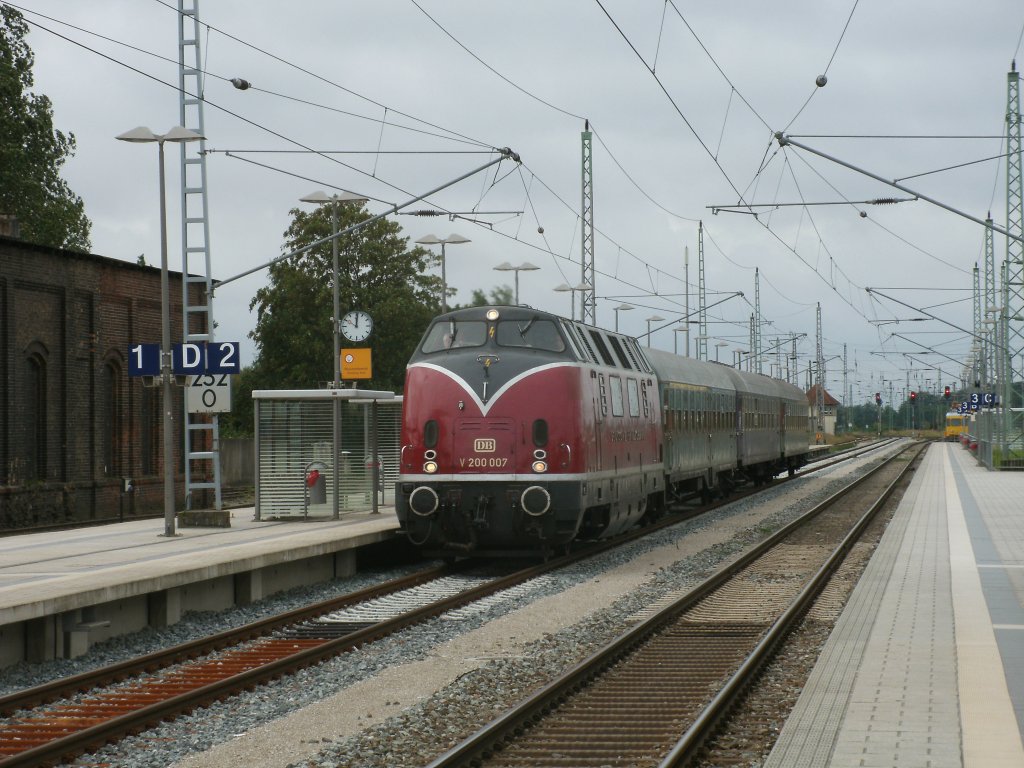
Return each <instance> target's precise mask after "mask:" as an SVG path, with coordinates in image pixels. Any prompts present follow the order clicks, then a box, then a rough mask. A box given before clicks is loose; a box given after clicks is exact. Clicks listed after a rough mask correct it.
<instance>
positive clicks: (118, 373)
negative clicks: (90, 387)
mask: <svg viewBox="0 0 1024 768" xmlns="http://www.w3.org/2000/svg"><path fill="white" fill-rule="evenodd" d="M100 397H101V400H100V417H101V420H102V423H101V427H100V430H101V431H100V434H101V435H102V449H103V455H102V460H103V474H104V475H106V476H107V477H120V476H121V475H122V474H123V470H124V467H125V461H124V451H125V434H124V368H123V367H122V366H121V361H120V360H118V359H117V358H116V357H115V356H109V357H108V358H107V360H106V362H105V363H104V364H103V374H102V380H101V382H100Z"/></svg>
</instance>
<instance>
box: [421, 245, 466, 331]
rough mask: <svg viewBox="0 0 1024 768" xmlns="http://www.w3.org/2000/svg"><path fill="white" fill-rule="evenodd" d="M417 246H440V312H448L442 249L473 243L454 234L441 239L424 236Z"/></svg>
mask: <svg viewBox="0 0 1024 768" xmlns="http://www.w3.org/2000/svg"><path fill="white" fill-rule="evenodd" d="M416 242H417V243H418V244H419V245H440V246H441V311H442V312H447V311H448V278H447V276H446V275H445V269H444V247H445V246H446V245H460V244H462V243H471V242H473V241H472V240H470V239H469V238H468V237H463V236H462V235H457V234H455V233H454V232H453V233H452V234H450V235H448V237H446V238H444V239H442V238H440V237H438V236H437V235H425V236H423V237H421V238H420V239H419V240H417V241H416Z"/></svg>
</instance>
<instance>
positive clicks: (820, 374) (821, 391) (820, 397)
mask: <svg viewBox="0 0 1024 768" xmlns="http://www.w3.org/2000/svg"><path fill="white" fill-rule="evenodd" d="M817 320H818V322H817V336H818V343H817V353H816V354H817V358H816V363H815V367H817V369H818V370H817V377H816V378H817V380H816V381H815V384H816V385H817V387H818V392H817V402H816V405H817V408H818V429H817V434H818V435H819V436H822V435H824V434H825V421H824V412H825V354H824V352H823V351H822V338H821V302H818V310H817Z"/></svg>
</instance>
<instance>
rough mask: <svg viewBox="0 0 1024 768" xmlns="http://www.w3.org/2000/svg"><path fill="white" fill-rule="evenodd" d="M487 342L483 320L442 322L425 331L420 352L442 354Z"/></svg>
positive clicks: (485, 326) (485, 324) (485, 325)
mask: <svg viewBox="0 0 1024 768" xmlns="http://www.w3.org/2000/svg"><path fill="white" fill-rule="evenodd" d="M486 341H487V323H485V322H484V321H483V320H458V321H456V320H442V321H440V322H437V323H434V325H433V326H432V327H431V328H430V330H429V331H427V335H426V337H425V338H424V339H423V344H422V346H421V347H420V350H421V351H423V352H424V353H429V352H444V351H445V350H448V349H455V348H456V347H481V346H483V345H484V343H485V342H486Z"/></svg>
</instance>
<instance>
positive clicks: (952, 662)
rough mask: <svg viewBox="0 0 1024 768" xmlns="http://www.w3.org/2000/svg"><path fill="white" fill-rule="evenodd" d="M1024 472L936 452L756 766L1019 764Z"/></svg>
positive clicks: (952, 447) (946, 447)
mask: <svg viewBox="0 0 1024 768" xmlns="http://www.w3.org/2000/svg"><path fill="white" fill-rule="evenodd" d="M1022 733H1024V473H1014V472H1002V473H998V472H989V471H987V470H986V469H984V468H983V467H981V466H979V465H978V463H977V462H976V460H975V459H974V457H973V456H972V455H971V454H970V453H969V452H968V451H966V450H964V449H963V448H962V447H961V446H960V445H958V444H950V443H936V444H934V445H932V446H931V447H930V448H929V449H928V451H927V454H926V456H925V458H924V461H923V463H922V464H921V466H920V467H919V469H918V471H917V474H916V476H915V478H914V480H913V481H912V483H911V486H910V488H909V489H908V491H907V493H906V495H905V496H904V498H903V500H902V502H901V503H900V505H899V508H898V510H897V511H896V513H895V515H894V517H893V520H892V522H891V523H890V525H889V527H888V529H887V530H886V532H885V534H884V536H883V537H882V540H881V542H880V544H879V546H878V549H877V550H876V551H875V554H874V556H873V557H872V559H871V561H870V563H869V565H868V568H867V570H866V571H865V573H864V576H863V578H862V579H861V580H860V582H859V583H858V585H857V587H856V588H855V590H854V592H853V594H852V595H851V598H850V600H849V602H848V603H847V605H846V607H845V609H844V610H843V612H842V614H841V616H840V619H839V622H838V624H837V625H836V628H835V631H834V632H833V633H832V635H831V637H830V638H829V640H828V642H827V643H826V645H825V647H824V649H823V652H822V654H821V656H820V657H819V660H818V663H817V664H816V666H815V667H814V670H813V672H812V674H811V677H810V679H809V680H808V683H807V685H806V686H805V688H804V690H803V693H802V694H801V696H800V698H799V700H798V702H797V704H796V707H795V708H794V710H793V712H792V714H791V716H790V717H789V719H788V720H787V722H786V724H785V726H784V727H783V729H782V731H781V733H780V736H779V739H778V741H777V743H776V745H775V748H774V750H773V751H772V753H771V755H770V756H769V759H768V760H767V761H766V763H765V768H783V766H784V767H785V768H804V767H807V768H810V767H811V766H814V768H820V767H821V766H832V767H834V768H848V767H850V768H852V766H858V767H867V768H872V767H875V766H877V767H882V766H884V767H885V768H917V767H918V766H920V767H925V766H927V767H928V768H944V767H946V766H949V767H951V768H953V767H955V768H960V767H961V766H965V767H966V768H1010V767H1011V766H1014V767H1016V768H1019V767H1020V766H1024V747H1022Z"/></svg>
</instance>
